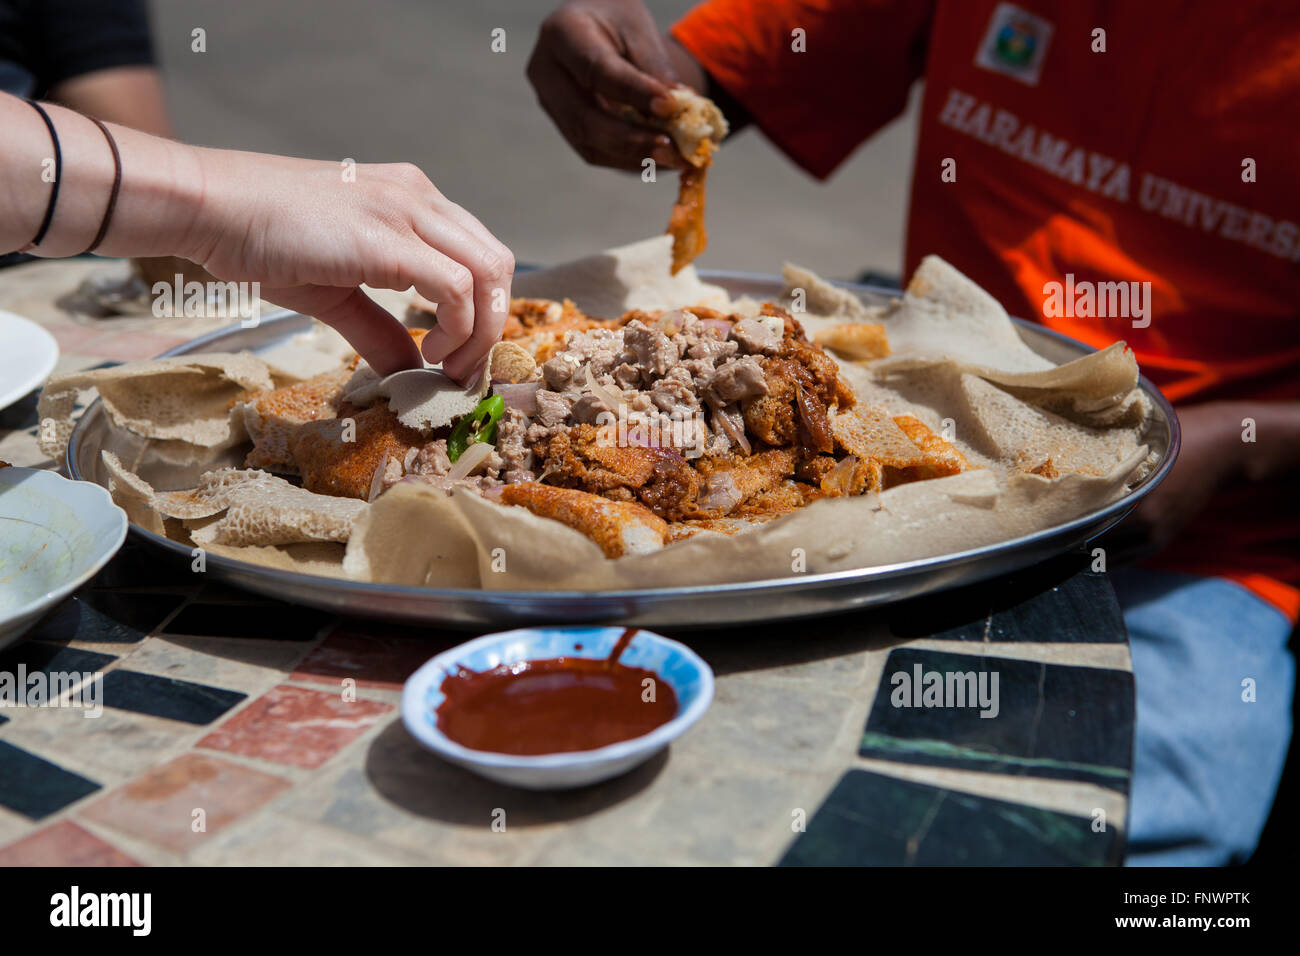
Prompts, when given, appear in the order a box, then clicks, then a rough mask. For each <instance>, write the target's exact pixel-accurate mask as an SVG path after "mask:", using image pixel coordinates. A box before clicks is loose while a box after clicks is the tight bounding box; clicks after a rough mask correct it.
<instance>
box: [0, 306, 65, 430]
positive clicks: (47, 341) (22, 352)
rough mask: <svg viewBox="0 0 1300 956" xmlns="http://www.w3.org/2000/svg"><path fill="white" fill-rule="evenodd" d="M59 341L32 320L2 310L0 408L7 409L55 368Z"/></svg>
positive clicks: (0, 315) (0, 330)
mask: <svg viewBox="0 0 1300 956" xmlns="http://www.w3.org/2000/svg"><path fill="white" fill-rule="evenodd" d="M58 360H59V343H57V342H55V341H54V336H52V335H50V333H49V332H46V331H45V330H44V329H43V328H41V327H40V326H39V325H37V324H36V323H35V322H33V321H32V320H31V319H24V318H23V317H22V316H20V315H14V314H13V313H12V312H4V311H0V408H8V407H9V406H10V405H12V404H13V403H14V402H16V401H18V399H20V398H22V397H23V396H24V395H26V394H27V393H28V392H30V391H31V390H32V389H34V388H36V386H38V385H40V384H41V383H42V382H44V381H45V379H46V377H47V376H49V374H50V373H51V372H52V371H54V363H55V362H57V361H58Z"/></svg>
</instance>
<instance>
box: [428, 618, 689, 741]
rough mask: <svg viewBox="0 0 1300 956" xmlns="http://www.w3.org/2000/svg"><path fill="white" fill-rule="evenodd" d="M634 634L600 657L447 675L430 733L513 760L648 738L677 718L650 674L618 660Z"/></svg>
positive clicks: (663, 685)
mask: <svg viewBox="0 0 1300 956" xmlns="http://www.w3.org/2000/svg"><path fill="white" fill-rule="evenodd" d="M635 634H636V629H635V628H628V629H627V630H626V631H624V632H623V636H622V637H620V638H619V641H618V644H617V645H615V647H614V650H613V651H612V652H611V653H610V655H609V657H607V658H605V659H604V660H593V659H591V658H586V657H557V658H553V659H550V660H538V661H518V662H515V663H513V664H500V665H498V666H497V667H494V668H492V669H491V670H487V671H481V672H475V671H470V670H466V669H464V668H461V669H460V670H458V671H456V672H455V673H452V674H448V675H447V676H446V677H445V678H444V679H443V682H442V688H441V689H442V692H443V694H444V695H445V699H444V700H443V702H442V703H441V704H440V705H438V711H437V714H438V729H439V730H441V731H442V732H443V733H444V734H446V735H447V736H448V737H450V738H451V739H452V740H454V741H456V743H458V744H461V745H462V746H465V747H469V748H470V749H472V750H487V751H492V752H494V753H505V754H519V755H537V754H550V753H564V752H567V751H573V750H595V749H596V748H597V747H604V746H607V745H609V744H612V743H617V742H618V741H620V740H631V739H632V738H633V737H640V736H642V735H643V734H648V733H649V732H650V731H652V730H654V729H655V728H656V727H659V726H661V725H662V724H666V723H668V721H670V720H672V719H673V718H674V717H675V716H677V695H676V694H675V693H673V689H672V687H670V686H669V685H668V682H667V681H665V680H664V679H663V678H661V677H660V676H659V675H658V674H656V673H655V672H654V671H651V670H646V669H645V668H643V667H627V666H625V665H623V664H620V663H619V662H618V659H619V657H620V656H621V655H622V653H623V651H624V649H625V648H626V647H627V645H628V643H629V642H630V641H631V640H632V637H633V636H634V635H635ZM647 679H648V680H650V681H653V683H650V684H647V683H646V681H647Z"/></svg>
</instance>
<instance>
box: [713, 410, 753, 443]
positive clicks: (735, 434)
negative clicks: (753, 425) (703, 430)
mask: <svg viewBox="0 0 1300 956" xmlns="http://www.w3.org/2000/svg"><path fill="white" fill-rule="evenodd" d="M709 404H710V406H711V407H712V408H713V420H714V422H716V423H717V424H718V425H719V426H721V428H722V430H723V431H724V432H726V433H727V437H728V438H730V439H731V440H732V441H733V442H735V443H736V444H737V445H739V446H740V449H741V451H743V452H744V453H745V454H746V455H748V454H749V453H750V452H751V451H752V449H751V448H750V445H749V439H748V438H746V437H745V426H744V424H743V422H744V420H743V419H742V420H741V422H742V423H741V424H740V425H737V424H736V423H735V422H734V421H732V420H731V416H730V415H729V414H727V411H726V409H724V408H723V407H722V406H721V405H718V404H717V403H716V402H710V403H709Z"/></svg>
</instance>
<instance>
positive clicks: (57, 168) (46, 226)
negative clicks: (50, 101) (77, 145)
mask: <svg viewBox="0 0 1300 956" xmlns="http://www.w3.org/2000/svg"><path fill="white" fill-rule="evenodd" d="M27 102H28V103H30V104H32V109H34V110H36V112H38V113H40V114H41V119H43V120H45V127H46V128H47V129H48V130H49V131H50V139H51V141H53V143H54V188H53V189H51V190H50V204H49V205H48V206H46V207H45V218H44V219H42V220H41V228H40V230H39V231H38V232H37V233H36V238H35V239H33V240H32V241H31V242H30V243H28V244H27V246H26V247H25V248H24V249H23V250H22V251H23V252H26V251H27V250H28V249H34V248H35V247H36V246H39V245H40V244H41V241H42V240H43V239H44V238H45V234H46V233H47V232H49V231H50V222H51V220H53V219H54V207H55V206H56V205H57V204H58V201H59V181H60V180H62V179H63V151H62V150H61V149H59V134H58V133H57V132H56V131H55V129H54V122H53V120H51V119H50V114H49V113H47V112H45V107H43V106H41V104H40V103H37V102H36V101H35V100H28V101H27Z"/></svg>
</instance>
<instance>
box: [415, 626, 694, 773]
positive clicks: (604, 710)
mask: <svg viewBox="0 0 1300 956" xmlns="http://www.w3.org/2000/svg"><path fill="white" fill-rule="evenodd" d="M712 700H713V671H712V670H710V669H709V665H708V664H706V663H704V661H703V660H701V659H700V658H699V657H698V656H697V655H696V654H695V653H694V652H693V651H691V649H690V648H688V647H686V646H685V645H683V644H679V643H678V642H677V641H673V640H669V639H668V638H666V637H663V636H662V635H659V634H655V633H654V632H652V631H645V630H640V629H637V628H623V627H538V628H523V629H521V630H517V631H504V632H501V633H498V634H487V635H484V636H483V637H480V638H478V639H476V640H473V641H470V642H468V643H466V644H462V645H460V646H459V647H454V648H452V649H451V650H449V651H446V652H444V653H442V654H439V655H438V656H437V657H435V658H434V659H433V660H431V661H429V662H428V663H427V664H425V665H424V666H423V667H421V668H420V669H419V670H418V671H416V672H415V673H414V674H413V675H412V676H411V678H410V679H409V680H408V681H407V682H406V686H405V688H404V689H403V692H402V721H403V723H404V724H405V725H406V729H407V730H408V731H410V733H411V734H412V735H413V736H414V737H415V738H416V739H417V740H419V741H420V742H421V743H422V744H424V745H425V746H426V747H428V748H429V749H430V750H432V751H434V752H435V753H437V754H439V755H440V756H442V757H444V758H445V759H447V760H450V761H451V762H452V763H456V764H459V765H461V766H463V767H466V768H467V769H470V770H473V771H474V772H476V773H479V774H481V775H483V776H485V777H488V778H489V779H492V780H496V781H498V782H501V783H506V784H510V785H512V786H517V787H525V788H528V789H535V790H551V789H562V788H568V787H581V786H585V785H587V784H592V783H596V782H598V781H600V780H607V779H609V778H611V777H616V776H618V775H619V774H622V773H626V772H627V771H629V770H631V769H632V768H633V767H635V766H637V765H638V764H641V763H643V762H645V761H646V760H649V759H650V758H651V757H652V756H654V755H655V754H656V753H658V752H659V751H660V750H662V749H663V748H664V747H666V746H667V745H668V744H669V743H670V742H671V741H672V740H674V739H675V738H677V737H679V736H680V735H681V734H682V733H684V732H685V731H686V730H687V728H689V727H690V726H691V725H692V724H694V723H695V722H696V721H697V720H699V719H700V717H701V716H703V714H704V711H705V710H707V709H708V706H709V704H710V702H711V701H712Z"/></svg>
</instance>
